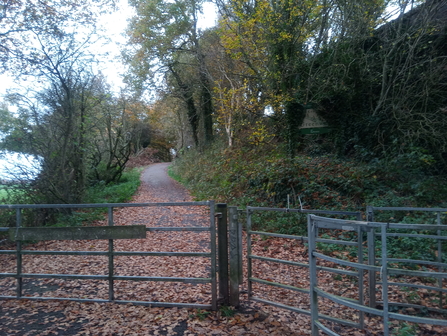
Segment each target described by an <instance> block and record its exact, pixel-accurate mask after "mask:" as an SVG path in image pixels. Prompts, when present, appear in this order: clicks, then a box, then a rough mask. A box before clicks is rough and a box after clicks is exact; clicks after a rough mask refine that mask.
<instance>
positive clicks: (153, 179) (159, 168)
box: [140, 162, 191, 202]
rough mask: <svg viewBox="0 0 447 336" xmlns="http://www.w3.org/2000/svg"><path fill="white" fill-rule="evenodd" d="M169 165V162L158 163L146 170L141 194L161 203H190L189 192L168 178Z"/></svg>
mask: <svg viewBox="0 0 447 336" xmlns="http://www.w3.org/2000/svg"><path fill="white" fill-rule="evenodd" d="M169 165H170V163H169V162H167V163H166V162H164V163H156V164H153V165H150V166H149V167H148V168H146V169H145V170H144V171H143V173H142V174H141V181H142V186H141V188H140V194H145V195H147V194H149V196H150V198H155V199H158V200H160V202H185V201H190V200H191V196H190V195H189V193H188V190H186V189H185V188H184V187H183V186H182V185H181V184H179V183H178V182H176V181H174V180H173V179H171V178H170V177H169V176H168V173H167V169H168V167H169Z"/></svg>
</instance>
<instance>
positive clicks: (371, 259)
mask: <svg viewBox="0 0 447 336" xmlns="http://www.w3.org/2000/svg"><path fill="white" fill-rule="evenodd" d="M366 221H368V222H373V221H374V210H373V209H372V207H371V206H367V208H366ZM375 233H376V231H375V229H374V228H373V227H372V228H370V229H369V230H368V265H370V266H376V243H375V240H376V237H375ZM368 287H369V288H368V294H369V306H370V307H371V308H376V305H377V304H376V272H375V271H368Z"/></svg>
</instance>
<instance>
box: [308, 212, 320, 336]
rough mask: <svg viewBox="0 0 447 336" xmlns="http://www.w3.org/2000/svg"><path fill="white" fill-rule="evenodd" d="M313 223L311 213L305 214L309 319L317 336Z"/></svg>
mask: <svg viewBox="0 0 447 336" xmlns="http://www.w3.org/2000/svg"><path fill="white" fill-rule="evenodd" d="M317 230H318V229H317V228H315V226H314V223H313V215H307V237H308V239H309V240H308V243H309V246H308V247H307V248H308V255H309V279H310V286H309V287H310V288H309V294H310V320H311V322H310V323H311V335H312V336H318V335H319V332H318V327H317V325H316V324H317V322H318V294H317V292H316V291H315V288H316V287H317V286H318V283H317V259H316V257H315V256H314V252H315V250H316V244H315V240H316V238H317V234H316V231H317Z"/></svg>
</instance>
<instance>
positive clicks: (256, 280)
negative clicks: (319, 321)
mask: <svg viewBox="0 0 447 336" xmlns="http://www.w3.org/2000/svg"><path fill="white" fill-rule="evenodd" d="M257 212H276V213H290V214H293V213H295V214H297V213H301V214H322V215H330V216H349V217H351V218H356V219H358V218H360V216H361V214H360V213H359V212H350V211H326V210H306V209H283V208H264V207H247V210H246V213H247V263H248V264H247V265H248V266H247V271H248V299H249V300H253V301H257V302H260V303H264V304H268V305H272V306H275V307H279V308H283V309H287V310H290V311H293V312H296V313H300V314H304V315H308V316H310V315H311V307H310V305H309V304H307V303H304V304H303V305H302V306H306V307H304V308H303V307H301V308H300V307H296V306H292V305H287V304H283V303H280V302H277V301H273V300H268V299H265V298H261V297H259V295H258V294H262V293H259V291H258V294H256V293H255V291H254V290H253V285H254V284H261V285H263V286H268V287H267V288H272V290H273V289H275V288H276V289H278V288H279V289H284V290H287V291H291V292H292V293H294V295H296V296H297V297H298V296H301V297H303V301H308V298H309V295H310V286H309V285H308V284H307V285H306V286H305V285H302V286H297V285H294V284H284V283H280V282H279V281H275V280H274V279H270V278H269V275H268V274H263V276H264V278H263V279H261V278H260V277H257V276H254V274H253V273H254V272H253V262H254V261H260V262H268V263H274V264H278V265H287V266H292V267H297V268H305V269H309V263H308V262H307V261H308V258H307V256H305V257H303V258H301V259H302V260H300V261H291V260H284V259H280V258H269V257H263V256H260V255H257V254H255V253H253V251H252V247H253V244H252V239H253V236H255V235H256V236H261V237H278V238H287V239H291V240H293V241H295V242H296V243H297V244H301V245H303V247H304V248H305V244H307V242H308V237H307V236H305V235H303V236H296V235H287V234H280V233H272V232H264V231H253V230H252V225H253V223H252V222H253V215H254V214H255V213H257ZM290 225H293V222H290ZM305 226H306V224H305ZM328 241H329V240H328V239H324V238H319V239H318V242H328ZM330 242H332V243H335V244H337V243H338V244H350V245H357V244H358V243H357V242H342V241H335V240H330ZM358 246H359V249H361V248H362V244H361V243H360V244H358ZM305 249H306V248H305ZM306 250H307V249H306ZM320 269H324V270H326V271H330V272H333V273H337V274H351V273H352V274H354V275H358V276H359V278H360V280H361V281H360V286H363V280H362V279H363V278H362V277H363V273H361V272H357V273H353V272H349V271H345V270H334V269H330V268H328V267H320ZM268 291H270V290H269V289H266V290H265V292H268ZM362 299H363V298H362ZM322 317H324V318H326V319H328V320H330V321H333V322H339V321H338V319H336V318H333V317H330V316H324V315H322ZM353 325H355V326H358V324H353Z"/></svg>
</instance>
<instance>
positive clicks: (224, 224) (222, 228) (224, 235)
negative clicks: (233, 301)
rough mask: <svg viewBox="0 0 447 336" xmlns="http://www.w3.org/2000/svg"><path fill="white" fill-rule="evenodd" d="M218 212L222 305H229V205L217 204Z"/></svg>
mask: <svg viewBox="0 0 447 336" xmlns="http://www.w3.org/2000/svg"><path fill="white" fill-rule="evenodd" d="M216 212H218V213H220V215H219V217H218V221H217V258H218V260H219V268H218V272H219V294H220V299H221V301H222V304H224V305H228V304H229V296H230V291H229V272H228V221H227V205H226V204H224V203H218V204H216Z"/></svg>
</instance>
